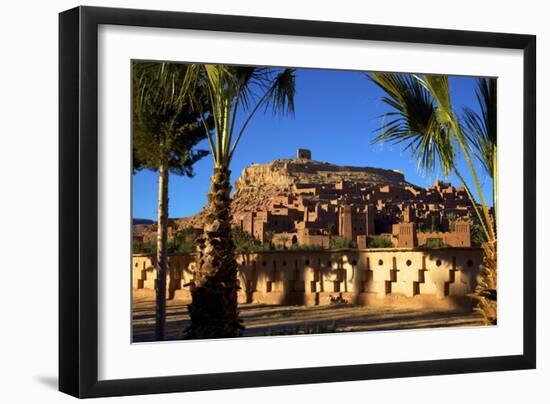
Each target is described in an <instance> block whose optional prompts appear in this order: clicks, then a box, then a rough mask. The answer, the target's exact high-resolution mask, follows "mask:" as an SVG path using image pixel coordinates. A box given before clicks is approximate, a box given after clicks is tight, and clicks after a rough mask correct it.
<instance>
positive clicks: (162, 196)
mask: <svg viewBox="0 0 550 404" xmlns="http://www.w3.org/2000/svg"><path fill="white" fill-rule="evenodd" d="M157 219H158V225H157V265H156V271H157V282H156V286H155V289H156V311H155V339H156V340H157V341H162V340H164V329H165V323H166V272H167V271H166V269H167V266H168V256H167V250H166V244H167V238H168V166H167V164H166V163H165V162H162V163H161V164H160V166H159V182H158V211H157Z"/></svg>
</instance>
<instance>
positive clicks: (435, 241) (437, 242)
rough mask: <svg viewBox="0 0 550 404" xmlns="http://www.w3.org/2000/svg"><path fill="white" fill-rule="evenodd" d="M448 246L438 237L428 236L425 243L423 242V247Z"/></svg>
mask: <svg viewBox="0 0 550 404" xmlns="http://www.w3.org/2000/svg"><path fill="white" fill-rule="evenodd" d="M445 247H448V245H447V244H445V243H444V242H443V240H442V239H440V238H429V239H426V244H424V248H445Z"/></svg>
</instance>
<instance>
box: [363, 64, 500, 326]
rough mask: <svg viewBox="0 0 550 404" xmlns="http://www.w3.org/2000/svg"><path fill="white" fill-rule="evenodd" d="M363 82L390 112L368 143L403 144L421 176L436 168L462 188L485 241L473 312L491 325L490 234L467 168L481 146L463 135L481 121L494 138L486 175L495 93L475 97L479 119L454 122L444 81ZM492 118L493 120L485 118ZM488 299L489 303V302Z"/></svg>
mask: <svg viewBox="0 0 550 404" xmlns="http://www.w3.org/2000/svg"><path fill="white" fill-rule="evenodd" d="M368 78H369V79H370V80H371V81H372V82H374V83H375V84H376V85H377V86H378V87H380V88H381V89H382V90H383V91H384V92H385V96H384V97H383V98H382V100H383V102H385V103H386V104H387V105H389V106H390V107H391V108H392V111H391V112H389V113H387V114H385V115H384V119H387V120H385V121H384V123H383V125H382V127H381V128H380V129H379V131H380V134H379V135H378V136H377V137H376V138H375V139H374V142H381V141H386V140H389V141H391V142H392V143H398V144H404V145H405V150H409V151H410V152H411V153H412V155H413V157H415V158H416V159H417V160H418V164H419V167H420V168H421V169H422V170H423V171H424V172H430V173H432V172H433V171H434V169H435V168H436V167H439V168H440V169H441V172H442V173H443V175H444V176H445V177H447V176H448V175H449V174H450V173H451V172H454V173H455V174H456V176H457V177H458V178H459V180H460V182H461V183H462V185H463V186H464V188H465V190H466V192H467V194H468V197H469V198H470V201H471V203H472V206H473V209H474V212H475V214H476V216H477V219H478V220H479V223H480V225H481V227H482V231H483V233H484V235H485V237H486V239H487V242H486V243H484V251H485V254H484V259H485V263H484V265H483V266H482V271H481V274H480V277H479V279H478V285H477V288H476V290H475V296H474V298H476V299H477V300H478V305H477V307H476V310H477V311H480V312H481V313H482V314H483V315H484V318H485V321H486V323H488V324H496V231H495V227H494V220H493V218H492V217H491V215H490V212H489V208H488V206H487V204H486V202H485V198H484V196H483V192H482V188H481V183H480V181H479V175H478V173H477V171H476V169H475V167H474V164H473V159H475V158H478V159H480V160H482V161H484V160H486V158H485V157H484V156H483V153H482V152H481V151H482V150H483V147H481V145H482V144H485V142H484V141H483V139H481V138H480V137H479V133H477V132H476V131H475V130H464V128H465V127H466V128H468V126H469V125H470V126H471V127H472V129H474V128H477V127H478V126H479V127H482V125H481V123H482V122H487V123H488V124H487V126H486V129H489V128H493V129H492V130H494V131H495V132H494V134H493V135H494V137H491V136H492V135H491V136H489V135H488V136H487V138H488V139H492V141H493V142H494V149H492V150H493V153H494V154H493V155H492V156H491V161H492V162H493V166H492V168H491V170H494V168H495V165H494V159H496V125H492V123H491V122H493V121H492V120H493V118H494V120H495V121H494V122H495V123H496V90H495V91H494V94H493V93H492V91H491V90H488V92H487V94H489V95H491V94H493V95H494V97H492V96H489V97H485V96H483V94H484V93H483V92H482V95H481V96H480V93H479V92H478V101H479V102H480V104H481V103H482V102H485V103H487V104H486V105H485V107H486V110H485V111H486V113H485V112H483V111H484V110H483V106H482V116H478V115H477V114H476V113H475V112H473V111H471V110H469V111H468V110H467V111H465V112H464V115H465V117H464V118H463V119H460V117H459V115H458V114H457V113H456V111H455V109H454V108H453V105H452V103H451V91H450V87H449V79H448V77H447V76H443V75H424V76H422V77H420V76H415V75H411V74H396V73H372V74H370V75H369V76H368ZM490 86H491V85H490V82H488V84H487V88H489V89H490ZM481 91H484V90H481ZM493 113H494V114H495V116H494V117H489V115H492V114H493ZM485 118H487V121H486V120H485ZM476 123H480V125H477V124H476ZM459 155H460V156H461V157H462V158H464V160H465V161H466V163H467V165H468V168H469V170H470V174H471V176H472V179H473V181H474V186H475V189H476V192H477V197H478V199H479V201H480V202H479V204H478V202H477V201H476V198H475V197H474V196H473V194H472V192H471V190H470V188H469V187H468V185H467V184H466V181H465V180H464V178H463V176H462V175H461V173H460V172H459V170H458V169H457V161H458V156H459ZM493 186H495V182H493ZM493 298H494V300H491V299H493Z"/></svg>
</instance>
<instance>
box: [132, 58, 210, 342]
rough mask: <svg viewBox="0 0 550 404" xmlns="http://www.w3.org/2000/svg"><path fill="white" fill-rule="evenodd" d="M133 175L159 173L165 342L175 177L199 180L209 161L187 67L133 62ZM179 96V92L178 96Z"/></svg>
mask: <svg viewBox="0 0 550 404" xmlns="http://www.w3.org/2000/svg"><path fill="white" fill-rule="evenodd" d="M132 67H133V70H132V72H133V134H132V138H133V170H134V172H135V171H139V170H143V169H149V170H153V171H158V209H157V218H158V222H157V249H156V255H157V256H156V272H157V283H156V286H155V289H156V311H155V337H156V339H157V340H163V339H164V328H165V321H166V320H165V319H166V274H167V265H168V263H167V236H168V234H167V233H168V179H169V173H172V174H175V175H182V176H188V177H191V176H193V165H194V164H195V162H197V161H198V160H200V159H201V158H202V157H204V156H206V155H207V154H208V152H207V151H206V150H195V149H194V147H195V146H196V145H197V143H199V142H200V141H201V140H203V139H204V138H206V135H205V134H204V129H203V128H202V124H201V123H200V118H199V115H198V113H197V112H196V111H193V109H192V108H191V104H190V103H189V102H188V101H186V100H185V99H184V98H182V97H177V92H178V91H181V84H180V83H181V82H182V79H183V77H184V75H185V66H184V65H178V64H168V63H153V62H133V65H132ZM174 90H175V91H174Z"/></svg>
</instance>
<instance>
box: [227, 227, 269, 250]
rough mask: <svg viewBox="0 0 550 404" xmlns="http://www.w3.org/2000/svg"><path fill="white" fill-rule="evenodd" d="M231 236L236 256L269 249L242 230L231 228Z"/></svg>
mask: <svg viewBox="0 0 550 404" xmlns="http://www.w3.org/2000/svg"><path fill="white" fill-rule="evenodd" d="M231 235H232V237H233V243H234V244H235V252H236V253H237V254H243V253H249V252H254V251H265V250H268V249H269V245H263V244H262V243H261V242H260V241H259V240H257V239H255V238H254V236H252V235H251V234H250V233H248V232H246V231H244V230H242V229H241V228H240V227H236V226H235V227H233V228H232V229H231Z"/></svg>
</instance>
